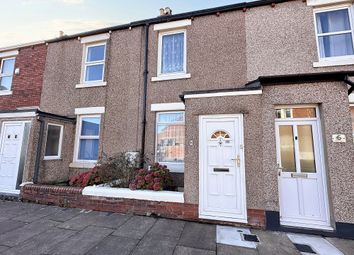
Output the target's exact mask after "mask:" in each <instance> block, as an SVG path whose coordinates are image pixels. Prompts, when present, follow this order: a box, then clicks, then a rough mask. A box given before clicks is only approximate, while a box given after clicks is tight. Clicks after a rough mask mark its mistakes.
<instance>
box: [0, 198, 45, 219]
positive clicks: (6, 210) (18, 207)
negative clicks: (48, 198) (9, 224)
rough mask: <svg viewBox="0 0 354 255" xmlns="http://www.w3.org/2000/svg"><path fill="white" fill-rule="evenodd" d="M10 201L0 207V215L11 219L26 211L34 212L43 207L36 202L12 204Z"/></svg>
mask: <svg viewBox="0 0 354 255" xmlns="http://www.w3.org/2000/svg"><path fill="white" fill-rule="evenodd" d="M11 203H12V202H8V203H7V204H6V206H4V207H3V208H2V209H1V217H5V218H9V219H12V218H15V217H18V216H20V215H23V214H26V213H31V212H35V211H37V210H39V209H41V208H43V207H45V206H43V205H38V204H27V203H18V202H15V203H13V204H11Z"/></svg>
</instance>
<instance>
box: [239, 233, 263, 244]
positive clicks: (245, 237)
mask: <svg viewBox="0 0 354 255" xmlns="http://www.w3.org/2000/svg"><path fill="white" fill-rule="evenodd" d="M242 236H243V240H244V241H248V242H257V243H259V240H258V237H257V236H256V235H249V234H242Z"/></svg>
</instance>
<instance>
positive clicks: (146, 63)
mask: <svg viewBox="0 0 354 255" xmlns="http://www.w3.org/2000/svg"><path fill="white" fill-rule="evenodd" d="M149 28H150V24H149V23H146V24H145V49H144V74H143V75H144V94H143V121H142V130H141V155H140V166H141V167H143V166H144V157H145V156H144V155H145V138H146V104H147V86H148V74H149Z"/></svg>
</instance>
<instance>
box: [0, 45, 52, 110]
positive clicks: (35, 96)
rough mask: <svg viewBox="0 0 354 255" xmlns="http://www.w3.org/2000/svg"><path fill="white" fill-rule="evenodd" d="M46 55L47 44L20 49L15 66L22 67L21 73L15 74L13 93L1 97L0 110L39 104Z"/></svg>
mask: <svg viewBox="0 0 354 255" xmlns="http://www.w3.org/2000/svg"><path fill="white" fill-rule="evenodd" d="M46 56H47V46H46V45H45V44H40V45H34V46H30V47H25V48H21V49H20V50H19V54H18V55H17V56H16V62H15V68H19V69H20V74H19V75H16V74H14V76H13V81H12V89H11V90H12V95H6V96H1V97H0V110H15V109H16V108H18V107H29V106H39V102H40V98H41V92H42V83H43V72H44V66H45V61H46Z"/></svg>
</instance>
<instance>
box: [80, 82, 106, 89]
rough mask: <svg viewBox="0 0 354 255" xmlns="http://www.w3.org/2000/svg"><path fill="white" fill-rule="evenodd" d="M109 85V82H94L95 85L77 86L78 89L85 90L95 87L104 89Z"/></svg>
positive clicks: (83, 84) (84, 84)
mask: <svg viewBox="0 0 354 255" xmlns="http://www.w3.org/2000/svg"><path fill="white" fill-rule="evenodd" d="M106 85H107V82H93V83H80V84H77V85H76V86H75V88H77V89H83V88H93V87H104V86H106Z"/></svg>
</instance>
